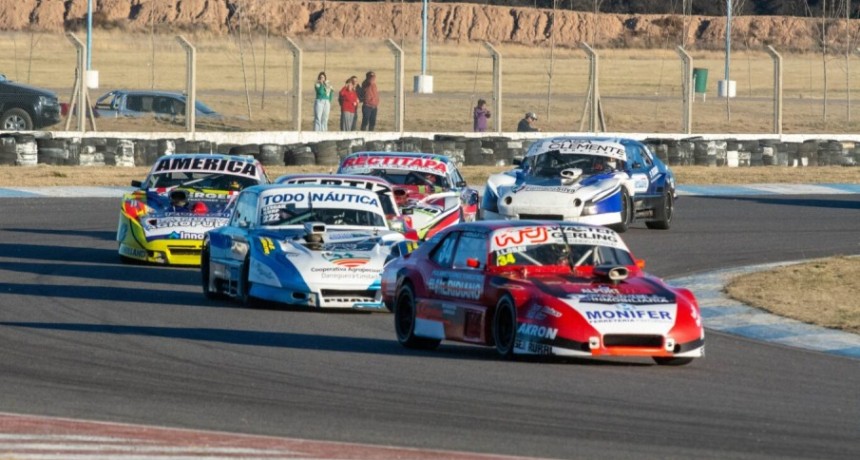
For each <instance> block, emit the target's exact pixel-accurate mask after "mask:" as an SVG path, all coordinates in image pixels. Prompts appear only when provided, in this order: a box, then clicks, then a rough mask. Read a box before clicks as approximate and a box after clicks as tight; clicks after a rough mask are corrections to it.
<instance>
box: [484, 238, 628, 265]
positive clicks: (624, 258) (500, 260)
mask: <svg viewBox="0 0 860 460" xmlns="http://www.w3.org/2000/svg"><path fill="white" fill-rule="evenodd" d="M490 260H492V261H493V263H494V264H495V265H496V266H499V267H508V266H510V267H517V266H552V265H564V266H568V267H570V266H573V267H579V266H581V265H601V264H612V265H633V264H634V262H633V257H631V256H630V253H629V252H627V251H625V250H623V249H619V248H613V247H609V246H600V245H591V244H573V245H567V244H564V243H547V244H532V245H527V246H519V247H514V248H504V249H501V250H498V251H493V252H492V254H491V257H490Z"/></svg>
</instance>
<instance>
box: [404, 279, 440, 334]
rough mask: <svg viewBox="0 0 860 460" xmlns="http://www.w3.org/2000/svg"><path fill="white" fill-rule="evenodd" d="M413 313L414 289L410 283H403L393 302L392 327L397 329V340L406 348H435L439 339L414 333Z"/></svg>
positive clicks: (414, 312) (414, 309)
mask: <svg viewBox="0 0 860 460" xmlns="http://www.w3.org/2000/svg"><path fill="white" fill-rule="evenodd" d="M415 315H416V308H415V291H414V290H413V288H412V285H411V284H405V285H403V287H402V288H400V291H399V292H398V293H397V300H396V302H395V304H394V328H395V330H396V331H397V341H398V342H400V344H401V345H403V346H404V347H406V348H414V349H419V350H434V349H436V347H438V346H439V342H441V340H439V339H429V338H427V337H417V336H416V335H415Z"/></svg>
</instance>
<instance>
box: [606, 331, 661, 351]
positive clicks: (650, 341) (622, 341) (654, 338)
mask: <svg viewBox="0 0 860 460" xmlns="http://www.w3.org/2000/svg"><path fill="white" fill-rule="evenodd" d="M603 345H604V346H606V347H640V348H660V347H662V346H663V336H662V335H632V334H607V335H604V336H603Z"/></svg>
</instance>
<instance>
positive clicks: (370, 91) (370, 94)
mask: <svg viewBox="0 0 860 460" xmlns="http://www.w3.org/2000/svg"><path fill="white" fill-rule="evenodd" d="M365 77H366V78H365V79H364V81H363V82H362V83H361V90H360V91H359V92H358V95H359V97H360V98H361V102H362V105H361V130H362V131H373V130H374V129H375V128H376V108H377V107H378V106H379V90H377V89H376V73H375V72H373V71H370V72H367V75H365Z"/></svg>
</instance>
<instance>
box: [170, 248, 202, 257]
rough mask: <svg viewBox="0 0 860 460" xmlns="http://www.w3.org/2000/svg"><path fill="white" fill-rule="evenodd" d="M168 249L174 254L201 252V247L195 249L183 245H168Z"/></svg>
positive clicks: (188, 254)
mask: <svg viewBox="0 0 860 460" xmlns="http://www.w3.org/2000/svg"><path fill="white" fill-rule="evenodd" d="M167 250H168V251H170V254H171V255H174V256H199V255H200V252H201V250H200V248H197V249H195V248H188V247H182V246H168V247H167Z"/></svg>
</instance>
